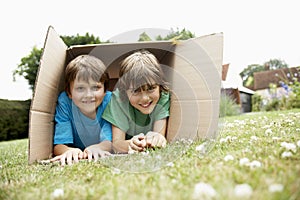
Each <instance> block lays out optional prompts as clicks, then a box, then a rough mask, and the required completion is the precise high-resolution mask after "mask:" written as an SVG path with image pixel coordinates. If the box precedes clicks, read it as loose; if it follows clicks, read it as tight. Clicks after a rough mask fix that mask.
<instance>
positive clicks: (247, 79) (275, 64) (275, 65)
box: [240, 59, 288, 88]
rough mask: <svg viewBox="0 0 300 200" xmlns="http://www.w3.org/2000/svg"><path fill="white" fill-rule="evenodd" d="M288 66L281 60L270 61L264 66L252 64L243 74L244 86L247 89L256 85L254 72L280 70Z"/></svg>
mask: <svg viewBox="0 0 300 200" xmlns="http://www.w3.org/2000/svg"><path fill="white" fill-rule="evenodd" d="M287 67H288V65H287V64H286V63H285V62H284V61H283V60H280V59H270V60H269V61H268V62H265V63H264V64H263V65H260V64H251V65H248V66H247V68H245V69H244V70H243V71H242V72H241V73H240V76H241V78H242V80H243V85H244V86H245V87H248V88H251V87H253V85H254V78H253V74H254V72H261V71H268V70H275V69H280V68H287Z"/></svg>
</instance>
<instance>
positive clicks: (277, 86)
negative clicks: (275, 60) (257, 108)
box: [253, 67, 300, 100]
mask: <svg viewBox="0 0 300 200" xmlns="http://www.w3.org/2000/svg"><path fill="white" fill-rule="evenodd" d="M253 79H254V87H253V88H254V90H255V92H256V93H258V94H259V95H261V96H262V97H263V98H264V99H266V100H269V99H273V98H279V99H280V98H282V97H283V96H285V97H286V96H288V95H289V92H290V91H291V88H289V87H288V84H289V83H292V82H294V80H293V79H297V80H298V81H299V82H300V67H292V68H281V69H276V70H268V71H262V72H255V73H254V74H253Z"/></svg>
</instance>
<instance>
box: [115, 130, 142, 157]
mask: <svg viewBox="0 0 300 200" xmlns="http://www.w3.org/2000/svg"><path fill="white" fill-rule="evenodd" d="M112 132H113V149H114V152H115V153H128V150H129V145H130V147H131V148H132V149H133V150H135V151H143V150H144V147H145V144H144V143H143V141H142V140H144V139H145V136H144V134H140V135H137V136H134V137H133V138H132V139H131V140H125V138H126V133H125V132H124V131H122V130H121V129H119V128H118V127H116V126H114V125H112Z"/></svg>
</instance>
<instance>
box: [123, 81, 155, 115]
mask: <svg viewBox="0 0 300 200" xmlns="http://www.w3.org/2000/svg"><path fill="white" fill-rule="evenodd" d="M126 94H127V97H128V99H129V102H130V104H131V105H132V106H133V107H134V108H136V109H138V110H139V111H140V112H141V113H143V114H150V113H152V111H153V110H154V108H155V106H156V104H157V102H158V100H159V98H160V87H159V85H157V84H152V85H145V86H142V87H140V88H138V89H135V90H133V89H128V90H127V91H126Z"/></svg>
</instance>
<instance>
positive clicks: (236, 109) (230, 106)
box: [219, 93, 241, 117]
mask: <svg viewBox="0 0 300 200" xmlns="http://www.w3.org/2000/svg"><path fill="white" fill-rule="evenodd" d="M240 113H241V108H240V106H239V105H238V104H237V103H235V101H234V100H233V99H232V98H231V97H230V96H229V95H227V94H225V93H223V94H222V95H221V98H220V114H219V115H220V117H225V116H234V115H239V114H240Z"/></svg>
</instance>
